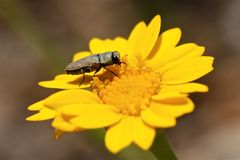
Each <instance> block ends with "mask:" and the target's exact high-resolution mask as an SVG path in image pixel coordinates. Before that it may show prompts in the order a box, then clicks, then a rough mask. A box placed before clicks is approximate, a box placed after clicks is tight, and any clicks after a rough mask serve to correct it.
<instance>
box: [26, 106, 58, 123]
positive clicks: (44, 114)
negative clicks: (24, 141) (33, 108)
mask: <svg viewBox="0 0 240 160" xmlns="http://www.w3.org/2000/svg"><path fill="white" fill-rule="evenodd" d="M55 116H56V111H54V110H51V109H49V108H43V109H42V110H40V111H39V113H37V114H34V115H32V116H30V117H27V118H26V120H27V121H44V120H48V119H52V118H54V117H55Z"/></svg>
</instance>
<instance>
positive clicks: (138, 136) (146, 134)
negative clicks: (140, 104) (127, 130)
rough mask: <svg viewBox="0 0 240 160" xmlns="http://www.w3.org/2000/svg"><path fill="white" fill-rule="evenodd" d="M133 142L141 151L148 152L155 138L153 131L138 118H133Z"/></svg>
mask: <svg viewBox="0 0 240 160" xmlns="http://www.w3.org/2000/svg"><path fill="white" fill-rule="evenodd" d="M132 129H133V130H134V135H133V141H134V143H135V144H136V145H138V146H139V147H140V148H142V149H143V150H148V149H149V148H150V147H151V145H152V143H153V140H154V137H155V129H154V128H152V127H150V126H148V125H146V124H145V123H144V122H143V121H142V119H141V118H140V117H136V118H135V122H134V125H133V128H132Z"/></svg>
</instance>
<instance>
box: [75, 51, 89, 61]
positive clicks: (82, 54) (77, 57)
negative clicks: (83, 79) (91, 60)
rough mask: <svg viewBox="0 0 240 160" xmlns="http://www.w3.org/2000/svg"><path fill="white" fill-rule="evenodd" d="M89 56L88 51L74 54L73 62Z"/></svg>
mask: <svg viewBox="0 0 240 160" xmlns="http://www.w3.org/2000/svg"><path fill="white" fill-rule="evenodd" d="M90 55H91V52H88V51H85V52H78V53H75V54H74V56H73V61H77V60H79V59H82V58H84V57H87V56H90Z"/></svg>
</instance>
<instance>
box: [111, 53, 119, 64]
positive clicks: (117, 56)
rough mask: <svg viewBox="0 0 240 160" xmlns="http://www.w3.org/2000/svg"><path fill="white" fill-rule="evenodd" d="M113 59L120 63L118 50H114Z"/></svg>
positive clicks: (114, 61)
mask: <svg viewBox="0 0 240 160" xmlns="http://www.w3.org/2000/svg"><path fill="white" fill-rule="evenodd" d="M112 61H113V63H115V64H120V58H119V53H118V52H112Z"/></svg>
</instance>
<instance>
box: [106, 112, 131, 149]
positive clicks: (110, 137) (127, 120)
mask: <svg viewBox="0 0 240 160" xmlns="http://www.w3.org/2000/svg"><path fill="white" fill-rule="evenodd" d="M134 125H135V124H134V118H133V117H128V116H126V117H124V118H123V119H122V120H121V121H119V122H118V123H116V124H114V125H112V126H110V127H109V128H108V129H107V131H106V135H105V144H106V147H107V148H108V150H109V151H111V152H112V153H117V152H119V151H120V150H122V149H123V148H125V147H127V146H129V145H130V144H131V143H132V141H133V132H132V130H131V129H132V127H133V126H134Z"/></svg>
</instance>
